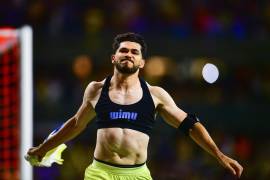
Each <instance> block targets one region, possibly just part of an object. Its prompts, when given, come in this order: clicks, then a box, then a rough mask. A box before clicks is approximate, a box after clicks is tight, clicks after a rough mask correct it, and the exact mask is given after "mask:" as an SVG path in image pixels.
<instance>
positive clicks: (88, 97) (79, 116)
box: [28, 82, 101, 159]
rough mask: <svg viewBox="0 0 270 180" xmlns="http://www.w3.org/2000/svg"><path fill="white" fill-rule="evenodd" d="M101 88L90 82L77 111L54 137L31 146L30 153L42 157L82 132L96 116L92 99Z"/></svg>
mask: <svg viewBox="0 0 270 180" xmlns="http://www.w3.org/2000/svg"><path fill="white" fill-rule="evenodd" d="M100 89H101V86H100V85H99V84H97V83H96V82H92V83H90V84H89V85H88V86H87V88H86V90H85V92H84V96H83V102H82V104H81V106H80V108H79V110H78V111H77V113H76V114H75V115H74V116H73V117H71V118H70V119H69V120H67V121H66V122H65V123H64V124H63V125H62V127H61V128H60V129H59V130H58V131H57V132H56V133H55V134H54V135H53V136H52V137H50V138H49V139H47V140H46V141H45V142H43V143H42V144H40V145H39V146H38V147H33V148H30V149H29V151H28V154H29V155H36V156H38V157H39V159H41V158H42V157H43V156H44V155H45V154H46V152H48V151H49V150H51V149H53V148H54V147H56V146H58V145H60V144H62V143H64V142H66V141H69V140H71V139H73V138H74V137H76V136H77V135H78V134H80V133H81V132H82V131H83V130H84V129H85V127H86V125H87V124H88V123H89V122H90V121H91V120H92V119H93V118H94V116H95V111H94V108H93V106H92V104H91V101H93V99H95V98H96V96H97V93H98V92H99V91H100Z"/></svg>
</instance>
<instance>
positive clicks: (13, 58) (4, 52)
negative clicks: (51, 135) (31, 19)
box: [0, 26, 33, 180]
mask: <svg viewBox="0 0 270 180" xmlns="http://www.w3.org/2000/svg"><path fill="white" fill-rule="evenodd" d="M32 131H33V130H32V29H31V28H30V27H28V26H25V27H23V28H21V29H11V28H1V27H0V179H3V180H9V179H14V180H17V179H22V180H26V179H29V180H31V179H32V168H31V167H30V166H29V165H28V164H27V162H25V161H24V160H23V155H24V154H25V153H26V152H27V149H28V148H29V147H31V146H32Z"/></svg>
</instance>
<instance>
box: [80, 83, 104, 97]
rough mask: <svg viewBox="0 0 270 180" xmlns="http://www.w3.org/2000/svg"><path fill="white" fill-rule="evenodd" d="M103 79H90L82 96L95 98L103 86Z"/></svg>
mask: <svg viewBox="0 0 270 180" xmlns="http://www.w3.org/2000/svg"><path fill="white" fill-rule="evenodd" d="M104 82H105V79H104V80H103V81H92V82H90V83H89V84H88V85H87V87H86V89H85V93H84V96H85V97H87V98H90V99H93V98H95V97H96V96H97V95H99V94H100V92H101V90H102V87H103V86H104Z"/></svg>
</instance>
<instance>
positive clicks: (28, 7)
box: [0, 0, 270, 39]
mask: <svg viewBox="0 0 270 180" xmlns="http://www.w3.org/2000/svg"><path fill="white" fill-rule="evenodd" d="M0 17H1V18H0V24H2V25H11V26H21V25H23V24H25V23H27V24H30V25H32V26H33V27H35V28H36V29H38V30H40V31H43V32H46V33H48V35H59V34H62V33H90V34H91V33H93V34H95V33H99V32H104V31H105V32H108V31H119V30H121V31H130V30H132V31H137V32H141V33H142V32H153V33H162V32H163V33H164V32H165V33H168V32H170V33H171V34H173V35H174V36H178V37H183V38H185V37H194V36H197V35H199V36H205V37H225V38H226V37H234V38H238V39H243V38H245V37H247V36H248V37H254V38H265V37H269V28H270V24H269V22H270V3H269V1H267V0H262V1H254V0H237V1H214V0H193V1H189V0H181V1H177V0H166V1H163V0H148V1H144V0H117V1H113V0H102V1H94V0H78V1H72V0H46V1H44V0H29V1H23V0H12V1H8V0H4V1H1V6H0Z"/></svg>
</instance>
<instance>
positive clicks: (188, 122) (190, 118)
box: [178, 114, 200, 136]
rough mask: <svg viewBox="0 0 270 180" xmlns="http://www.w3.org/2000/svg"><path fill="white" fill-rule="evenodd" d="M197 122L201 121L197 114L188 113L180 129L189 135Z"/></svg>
mask: <svg viewBox="0 0 270 180" xmlns="http://www.w3.org/2000/svg"><path fill="white" fill-rule="evenodd" d="M197 122H200V121H199V119H198V118H197V116H196V115H195V114H187V117H186V118H185V119H184V120H183V121H182V123H181V124H180V126H179V127H178V129H180V130H181V131H183V132H184V133H185V134H186V135H187V136H188V135H189V130H190V129H191V128H192V127H193V125H194V124H195V123H197Z"/></svg>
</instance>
